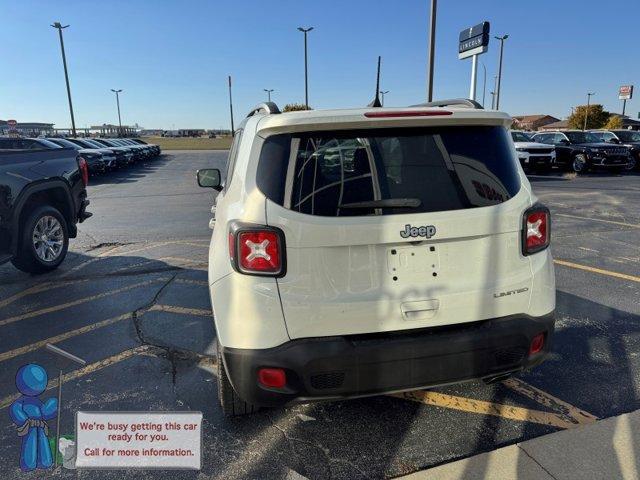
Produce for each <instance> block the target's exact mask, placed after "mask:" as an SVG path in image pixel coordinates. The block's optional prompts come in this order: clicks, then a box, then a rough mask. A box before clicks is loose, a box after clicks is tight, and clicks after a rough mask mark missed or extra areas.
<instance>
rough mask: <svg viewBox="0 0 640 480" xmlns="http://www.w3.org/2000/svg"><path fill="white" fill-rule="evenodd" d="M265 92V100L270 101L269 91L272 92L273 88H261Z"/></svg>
mask: <svg viewBox="0 0 640 480" xmlns="http://www.w3.org/2000/svg"><path fill="white" fill-rule="evenodd" d="M262 90H264V91H265V92H267V102H270V101H271V92H273V88H263V89H262Z"/></svg>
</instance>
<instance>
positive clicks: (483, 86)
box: [482, 62, 487, 108]
mask: <svg viewBox="0 0 640 480" xmlns="http://www.w3.org/2000/svg"><path fill="white" fill-rule="evenodd" d="M482 69H483V70H484V80H483V82H482V108H484V99H485V97H486V96H487V66H486V65H485V64H484V62H482Z"/></svg>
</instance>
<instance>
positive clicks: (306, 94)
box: [298, 27, 313, 110]
mask: <svg viewBox="0 0 640 480" xmlns="http://www.w3.org/2000/svg"><path fill="white" fill-rule="evenodd" d="M298 30H300V31H301V32H302V33H304V105H305V107H307V110H308V109H309V76H308V66H307V33H309V32H310V31H311V30H313V27H309V28H303V27H298Z"/></svg>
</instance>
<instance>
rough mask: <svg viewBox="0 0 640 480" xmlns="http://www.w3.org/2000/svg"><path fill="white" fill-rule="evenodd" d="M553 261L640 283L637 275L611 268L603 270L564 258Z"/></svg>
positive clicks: (565, 265)
mask: <svg viewBox="0 0 640 480" xmlns="http://www.w3.org/2000/svg"><path fill="white" fill-rule="evenodd" d="M553 263H556V264H558V265H562V266H564V267H569V268H576V269H578V270H584V271H586V272H591V273H599V274H600V275H608V276H609V277H615V278H620V279H622V280H629V281H631V282H639V283H640V277H637V276H635V275H628V274H626V273H618V272H612V271H611V270H603V269H602V268H595V267H589V266H587V265H580V264H579V263H573V262H567V261H566V260H554V261H553Z"/></svg>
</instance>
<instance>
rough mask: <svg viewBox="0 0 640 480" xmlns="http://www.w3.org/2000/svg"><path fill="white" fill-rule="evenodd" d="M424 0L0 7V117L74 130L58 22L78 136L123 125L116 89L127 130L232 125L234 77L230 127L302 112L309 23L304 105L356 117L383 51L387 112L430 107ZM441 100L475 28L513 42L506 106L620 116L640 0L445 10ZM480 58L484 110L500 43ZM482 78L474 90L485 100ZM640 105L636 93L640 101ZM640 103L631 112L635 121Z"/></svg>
mask: <svg viewBox="0 0 640 480" xmlns="http://www.w3.org/2000/svg"><path fill="white" fill-rule="evenodd" d="M428 4H429V0H396V1H384V2H383V1H373V0H369V1H365V0H357V1H356V0H341V1H337V0H322V1H320V0H315V1H313V0H283V1H265V0H262V1H258V0H246V1H245V0H236V1H216V2H213V1H198V0H193V1H191V0H183V1H181V2H178V1H168V0H102V1H100V2H97V1H86V0H85V1H79V0H65V1H64V2H62V1H55V2H53V1H48V0H47V1H45V0H21V1H9V0H4V1H3V2H2V20H3V28H2V29H0V44H1V45H3V49H2V50H3V52H2V55H1V56H0V62H1V64H2V68H1V69H0V71H1V72H2V74H1V75H0V119H5V120H6V119H8V118H15V119H17V120H18V121H46V122H54V123H55V124H56V125H57V126H58V127H66V126H68V125H70V121H69V115H68V107H67V99H66V92H65V86H64V76H63V71H62V64H61V59H60V47H59V44H58V38H57V32H56V30H54V29H53V28H51V27H50V26H49V25H50V24H51V23H53V22H54V21H58V20H59V21H60V22H62V23H63V24H70V25H71V26H70V27H69V28H68V29H66V30H65V45H66V50H67V59H68V64H69V70H70V76H71V88H72V94H73V101H74V107H75V113H76V123H77V125H78V126H85V125H90V124H102V123H105V122H106V123H108V122H113V123H116V122H117V113H116V108H115V99H114V95H113V93H111V92H110V91H109V89H110V88H122V89H123V90H124V93H123V94H122V97H121V98H122V115H123V123H128V124H133V123H136V122H137V123H138V124H140V125H142V126H144V127H146V128H165V129H170V128H172V126H173V125H175V128H189V127H192V128H218V127H221V126H224V127H225V128H226V127H227V126H228V123H229V121H228V105H227V90H226V76H227V74H231V75H232V76H233V79H234V103H235V108H236V110H235V111H236V121H239V120H240V118H241V117H242V116H243V115H244V114H246V112H247V111H248V109H249V108H250V107H251V106H253V105H254V104H256V103H258V102H259V101H262V100H263V99H264V98H265V93H264V92H263V91H262V89H263V88H274V89H275V90H276V91H275V92H274V94H273V99H274V100H275V101H276V102H277V103H278V104H281V105H282V104H284V103H287V102H303V101H304V77H303V43H302V34H301V33H300V32H298V31H297V30H296V27H298V26H301V25H312V26H314V27H315V30H314V31H313V32H311V33H310V34H309V62H310V63H309V69H310V73H309V75H310V79H309V84H310V85H309V91H310V94H309V96H310V104H311V105H312V106H313V107H315V108H332V107H351V106H363V105H365V104H367V103H368V102H369V101H370V100H371V99H372V97H373V93H374V89H375V85H374V73H375V62H376V57H377V55H382V57H383V66H382V69H383V70H382V88H383V89H384V90H390V92H391V93H389V94H388V96H387V102H386V103H387V105H388V106H394V105H397V106H402V105H409V104H412V103H416V102H420V101H422V100H423V99H424V97H425V77H426V51H427V26H428ZM438 7H439V8H438V28H437V40H436V47H437V51H436V73H435V91H434V96H435V97H436V98H450V97H460V96H467V95H468V89H469V76H470V69H471V65H470V60H465V61H460V60H458V59H457V41H458V33H459V31H460V30H461V29H462V28H464V27H467V26H471V25H474V24H476V23H479V22H480V21H482V20H488V21H490V22H491V31H492V34H503V33H508V34H509V35H510V38H509V39H508V40H507V43H506V44H505V63H504V76H503V91H502V101H501V107H502V109H503V110H505V111H507V112H509V113H511V114H512V115H517V114H524V113H531V114H533V113H549V114H552V115H555V116H557V117H564V116H566V115H567V114H568V113H569V112H570V106H572V105H577V104H580V103H585V97H586V92H587V91H592V92H596V93H597V95H596V96H595V98H594V100H595V101H596V102H598V103H603V104H604V106H605V108H606V109H608V110H610V111H620V110H621V102H620V101H619V100H618V99H617V89H618V87H619V85H622V84H627V83H632V84H633V83H636V87H638V88H640V61H639V59H640V57H639V56H638V54H637V52H638V50H639V48H640V45H639V38H640V36H639V35H638V21H639V19H640V1H638V0H611V1H609V2H601V1H598V0H554V1H550V0H537V1H530V2H525V1H519V0H518V1H516V0H483V1H479V0H440V1H439V5H438ZM489 48H490V49H489V52H488V53H487V54H485V55H483V56H481V57H480V58H481V61H482V62H483V63H484V64H485V65H486V68H487V83H488V85H487V103H488V104H490V95H489V93H488V92H489V91H490V90H491V83H492V79H493V75H494V74H495V72H496V70H497V58H498V42H497V41H492V43H491V45H490V47H489ZM482 73H483V70H482V67H480V76H479V84H478V88H479V91H480V98H481V95H482ZM638 94H640V92H639V93H638ZM639 109H640V104H639V103H638V100H632V101H631V102H628V105H627V113H628V114H631V115H632V116H634V117H636V116H637V114H638V110H639Z"/></svg>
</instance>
